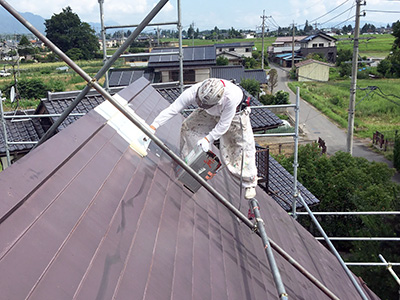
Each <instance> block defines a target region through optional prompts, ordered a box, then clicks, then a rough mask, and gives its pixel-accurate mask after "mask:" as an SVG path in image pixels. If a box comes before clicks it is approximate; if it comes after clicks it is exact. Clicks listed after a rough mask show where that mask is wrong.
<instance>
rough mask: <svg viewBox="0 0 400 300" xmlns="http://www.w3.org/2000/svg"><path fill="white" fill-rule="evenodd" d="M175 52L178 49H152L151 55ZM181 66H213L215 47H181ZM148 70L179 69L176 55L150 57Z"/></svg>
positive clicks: (214, 62)
mask: <svg viewBox="0 0 400 300" xmlns="http://www.w3.org/2000/svg"><path fill="white" fill-rule="evenodd" d="M172 51H174V52H176V51H178V48H162V49H154V50H153V51H152V52H151V53H162V52H172ZM183 64H184V66H194V65H196V66H197V65H206V66H209V65H215V64H216V54H215V46H214V45H209V46H197V47H196V46H195V47H183ZM148 66H149V68H162V67H179V57H178V55H159V56H158V55H155V56H150V59H149V64H148Z"/></svg>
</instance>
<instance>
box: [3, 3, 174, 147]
mask: <svg viewBox="0 0 400 300" xmlns="http://www.w3.org/2000/svg"><path fill="white" fill-rule="evenodd" d="M167 2H168V0H160V2H158V4H157V5H156V6H155V7H154V8H153V9H152V10H151V12H150V13H149V14H148V15H147V17H146V18H144V20H143V21H142V22H141V23H140V25H138V27H137V28H136V29H135V30H134V31H133V32H132V34H131V35H130V36H129V37H128V38H127V40H126V41H125V42H124V43H123V44H122V45H121V47H119V48H118V49H117V51H116V52H115V53H114V54H113V56H112V57H111V58H110V59H108V60H107V61H106V62H105V64H104V65H103V67H102V68H101V69H100V70H99V71H98V72H97V74H96V75H95V76H94V78H93V79H91V80H90V82H92V81H96V82H97V80H99V79H100V78H101V77H102V76H103V75H104V74H106V73H107V71H108V70H109V69H110V67H111V66H112V65H113V64H114V62H115V61H116V60H117V59H118V58H119V57H120V55H121V54H123V53H124V51H125V50H126V49H127V48H128V47H129V46H130V45H131V44H132V42H133V41H134V40H135V39H136V38H137V37H138V36H139V34H140V33H141V32H142V31H143V29H144V28H145V27H146V26H147V25H148V24H149V23H150V21H151V20H152V19H153V18H154V17H155V16H156V15H157V14H158V13H159V11H160V10H161V9H162V8H163V7H164V5H165V4H166V3H167ZM0 3H1V5H2V6H3V7H4V8H5V9H6V10H8V11H9V12H10V13H11V14H12V15H13V16H14V17H15V18H16V19H17V20H18V21H20V22H21V23H22V24H23V25H24V26H25V27H26V28H28V29H29V30H30V31H31V32H32V33H33V34H34V35H36V36H37V37H38V38H39V39H40V40H41V41H42V42H44V43H45V44H47V45H48V47H49V48H50V49H51V50H52V51H53V52H55V53H56V54H58V55H59V56H60V57H63V60H64V61H65V62H66V63H67V64H68V65H70V63H71V62H72V63H73V61H72V60H71V59H70V58H69V57H68V56H66V55H65V54H64V53H63V52H62V51H61V50H60V49H59V48H58V47H56V46H55V45H54V44H53V43H52V42H51V41H50V40H49V39H47V37H45V36H44V35H43V34H42V33H41V32H40V31H38V30H37V29H36V28H34V27H33V26H32V25H31V24H30V23H29V22H27V21H26V20H25V19H24V18H23V17H22V16H21V15H20V14H19V13H18V12H17V11H16V10H15V9H14V8H12V7H11V6H10V5H9V4H8V3H7V2H6V1H4V0H1V1H0ZM77 73H78V74H79V72H77ZM81 76H82V75H81ZM90 82H89V83H90ZM91 87H92V86H91V85H90V84H88V85H87V86H86V87H85V88H84V89H83V90H82V91H81V92H80V93H79V95H78V96H77V97H76V98H75V100H74V101H73V102H72V103H71V104H70V106H68V107H67V108H66V109H65V110H64V112H63V113H62V115H61V116H60V117H59V118H58V119H57V120H56V121H55V122H54V123H53V125H51V127H50V128H49V130H47V132H46V133H45V134H44V135H43V136H42V138H41V139H40V140H39V142H38V143H37V144H36V145H35V146H34V147H33V148H32V150H33V149H35V148H36V147H37V146H39V145H41V144H42V143H43V142H45V141H46V140H47V139H48V138H50V137H51V136H52V135H53V133H54V132H55V131H56V130H57V128H58V127H59V126H60V124H61V123H62V122H63V121H64V120H65V119H66V118H67V117H68V115H69V114H70V113H71V112H72V111H73V110H74V108H75V107H76V106H77V105H78V104H79V103H80V102H81V100H82V99H83V98H84V97H85V96H86V94H87V93H88V92H89V91H90V89H91Z"/></svg>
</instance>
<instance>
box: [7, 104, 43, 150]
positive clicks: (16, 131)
mask: <svg viewBox="0 0 400 300" xmlns="http://www.w3.org/2000/svg"><path fill="white" fill-rule="evenodd" d="M33 113H34V111H33V110H24V111H17V112H16V114H17V115H33ZM12 115H14V112H5V116H12ZM5 120H6V130H7V140H8V141H9V142H28V141H29V142H31V141H38V140H39V139H40V138H41V137H42V136H43V135H44V130H43V128H42V126H41V125H40V121H39V119H38V118H28V117H27V118H24V119H19V118H18V119H17V118H16V119H5ZM34 145H35V144H18V145H9V151H10V152H11V153H12V154H13V153H17V152H18V153H20V152H27V151H29V150H30V149H32V147H33V146H34ZM5 153H6V148H5V142H4V133H3V126H0V155H1V156H5Z"/></svg>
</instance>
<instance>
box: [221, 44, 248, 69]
mask: <svg viewBox="0 0 400 300" xmlns="http://www.w3.org/2000/svg"><path fill="white" fill-rule="evenodd" d="M215 48H216V55H217V57H219V56H224V57H226V58H228V60H229V64H230V65H242V62H243V57H252V52H253V48H254V42H250V43H245V42H241V43H228V44H215Z"/></svg>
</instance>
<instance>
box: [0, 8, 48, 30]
mask: <svg viewBox="0 0 400 300" xmlns="http://www.w3.org/2000/svg"><path fill="white" fill-rule="evenodd" d="M21 15H22V16H23V17H24V18H25V19H26V20H27V21H28V22H29V23H31V24H32V25H33V26H34V27H35V28H36V29H37V30H39V31H40V32H42V33H44V30H45V26H44V18H42V17H41V16H38V15H34V14H32V13H21ZM14 33H17V34H27V33H30V31H29V30H28V29H26V28H25V26H23V25H22V24H21V23H20V22H19V21H17V20H16V19H15V18H14V17H13V16H12V15H11V14H10V13H9V12H8V11H6V10H5V9H4V8H3V7H2V6H1V7H0V34H14Z"/></svg>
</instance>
